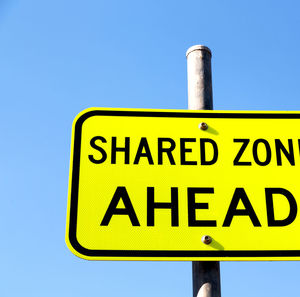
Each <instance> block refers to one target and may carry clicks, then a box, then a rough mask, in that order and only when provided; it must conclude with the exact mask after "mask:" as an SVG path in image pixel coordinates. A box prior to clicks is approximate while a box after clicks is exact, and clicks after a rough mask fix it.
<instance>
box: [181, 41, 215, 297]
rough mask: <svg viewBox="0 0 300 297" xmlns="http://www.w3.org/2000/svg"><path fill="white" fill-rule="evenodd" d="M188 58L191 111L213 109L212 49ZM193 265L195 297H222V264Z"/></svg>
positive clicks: (192, 49) (194, 50)
mask: <svg viewBox="0 0 300 297" xmlns="http://www.w3.org/2000/svg"><path fill="white" fill-rule="evenodd" d="M186 57H187V72H188V106H189V109H192V110H205V109H206V110H207V109H213V96H212V79H211V51H210V49H209V48H208V47H206V46H203V45H195V46H192V47H190V48H189V49H188V50H187V52H186ZM203 235H204V234H203ZM192 265H193V297H221V282H220V263H219V262H215V261H201V262H200V261H199V262H196V261H194V262H193V263H192Z"/></svg>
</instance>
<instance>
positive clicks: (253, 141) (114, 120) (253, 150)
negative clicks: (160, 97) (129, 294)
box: [66, 108, 300, 261]
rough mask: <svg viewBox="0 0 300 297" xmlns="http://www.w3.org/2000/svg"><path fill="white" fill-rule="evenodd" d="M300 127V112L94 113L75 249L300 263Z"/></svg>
mask: <svg viewBox="0 0 300 297" xmlns="http://www.w3.org/2000/svg"><path fill="white" fill-rule="evenodd" d="M299 131H300V113H298V112H231V111H230V112H227V111H226V112H223V111H222V112H221V111H181V110H138V109H135V110H129V109H100V108H93V109H88V110H85V111H83V112H82V113H80V114H79V115H78V116H77V117H76V119H75V120H74V124H73V133H72V148H71V165H70V182H69V200H68V215H67V229H66V242H67V245H68V247H69V248H70V250H71V251H72V252H73V253H74V254H75V255H77V256H79V257H82V258H84V259H89V260H188V261H190V260H255V261H257V260H298V259H300V237H299V236H298V234H299V231H300V219H299V216H298V205H299V203H300V182H299V177H300V137H299V136H300V135H299V133H300V132H299ZM203 236H208V237H207V238H208V239H209V238H212V242H211V243H208V242H206V243H204V242H203V241H205V240H203V239H202V237H203Z"/></svg>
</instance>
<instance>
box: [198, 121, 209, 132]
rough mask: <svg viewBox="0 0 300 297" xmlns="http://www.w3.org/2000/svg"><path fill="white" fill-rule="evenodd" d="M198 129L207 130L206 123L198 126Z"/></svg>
mask: <svg viewBox="0 0 300 297" xmlns="http://www.w3.org/2000/svg"><path fill="white" fill-rule="evenodd" d="M199 128H200V129H201V130H207V128H208V125H207V124H206V123H204V122H202V123H200V124H199Z"/></svg>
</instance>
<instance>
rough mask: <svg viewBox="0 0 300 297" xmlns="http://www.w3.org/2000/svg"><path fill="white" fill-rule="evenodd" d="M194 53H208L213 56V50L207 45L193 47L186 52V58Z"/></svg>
mask: <svg viewBox="0 0 300 297" xmlns="http://www.w3.org/2000/svg"><path fill="white" fill-rule="evenodd" d="M193 51H206V52H208V53H209V54H210V55H211V50H210V49H209V48H208V47H207V46H205V45H193V46H191V47H190V48H189V49H188V50H187V51H186V54H185V55H186V56H188V55H189V54H190V53H191V52H193Z"/></svg>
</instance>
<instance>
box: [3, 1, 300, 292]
mask: <svg viewBox="0 0 300 297" xmlns="http://www.w3.org/2000/svg"><path fill="white" fill-rule="evenodd" d="M299 9H300V5H299V1H296V0H294V1H292V0H286V1H277V0H272V1H271V0H260V1H259V0H252V1H240V0H227V1H222V0H221V1H214V0H212V1H203V0H198V1H170V0H165V1H156V0H152V1H133V0H129V1H121V0H118V1H116V0H111V1H96V0H88V1H76V0H75V1H74V0H73V1H69V0H65V1H58V0H52V1H49V0H44V1H37V0H35V1H34V0H28V1H20V0H19V1H17V0H0V86H1V87H0V98H1V109H0V127H1V135H2V138H1V139H2V141H1V146H0V162H1V168H2V170H1V173H0V176H1V178H0V184H1V190H2V191H1V210H0V213H1V214H0V235H1V247H0V252H1V253H0V258H1V269H0V279H1V281H0V283H1V285H0V296H3V297H10V296H12V297H15V296H28V297H40V296H43V297H47V296H49V297H50V296H51V297H52V296H64V297H69V296H70V297H71V296H72V297H79V296H80V297H82V296H89V297H92V296H106V297H107V296H120V295H122V296H131V297H133V296H141V295H142V296H145V297H147V296H173V297H177V296H178V297H179V296H180V297H182V296H192V282H191V278H192V274H191V263H190V262H112V261H108V262H89V261H85V260H82V259H79V258H77V257H75V256H74V255H73V254H72V253H71V252H70V251H69V250H68V249H67V247H66V245H65V239H64V234H65V220H66V205H67V190H68V169H69V154H70V140H71V125H72V121H73V118H74V117H75V116H76V114H78V113H79V112H80V111H81V110H83V109H85V108H87V107H130V108H160V109H166V108H168V109H186V108H187V83H186V58H185V52H186V50H187V49H188V48H189V47H190V46H192V45H195V44H204V45H206V46H208V47H210V49H211V50H212V53H213V57H212V68H213V90H214V108H215V109H216V110H300V100H299V99H300V88H299V86H300V55H299V53H300V33H299V32H300V31H299V28H300V16H299ZM289 240H292V239H289ZM299 267H300V263H299V262H252V263H249V262H222V263H221V278H222V296H225V297H226V296H228V297H229V296H230V297H239V296H243V297H250V296H256V297H260V296H272V297H279V296H280V297H281V296H298V291H299V284H298V283H299V275H298V272H299Z"/></svg>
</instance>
